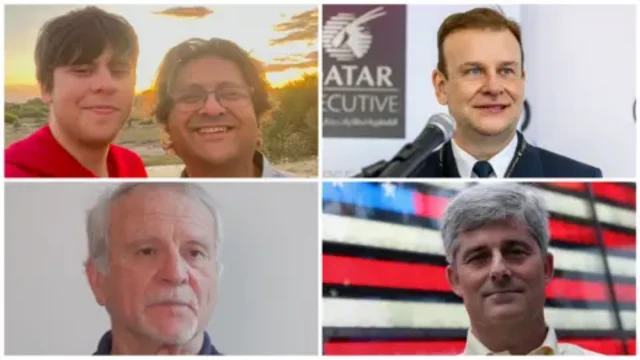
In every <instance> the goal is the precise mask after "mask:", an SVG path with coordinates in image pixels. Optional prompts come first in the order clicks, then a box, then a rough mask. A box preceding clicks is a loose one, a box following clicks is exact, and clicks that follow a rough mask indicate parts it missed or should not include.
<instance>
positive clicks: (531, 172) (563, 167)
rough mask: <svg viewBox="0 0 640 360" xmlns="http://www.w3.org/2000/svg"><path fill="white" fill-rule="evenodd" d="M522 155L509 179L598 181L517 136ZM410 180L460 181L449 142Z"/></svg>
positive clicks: (592, 171) (593, 173)
mask: <svg viewBox="0 0 640 360" xmlns="http://www.w3.org/2000/svg"><path fill="white" fill-rule="evenodd" d="M522 148H524V150H522V155H521V156H520V158H519V159H518V161H517V163H516V164H515V167H514V168H513V172H512V173H511V176H510V177H528V178H568V177H571V178H601V177H602V171H601V170H600V169H599V168H596V167H593V166H590V165H587V164H584V163H581V162H579V161H576V160H573V159H570V158H568V157H565V156H562V155H559V154H556V153H553V152H551V151H547V150H545V149H541V148H539V147H535V146H533V145H530V144H528V143H526V140H525V139H524V136H522V134H520V133H519V132H518V148H517V149H518V150H517V151H516V156H517V152H518V151H520V150H521V149H522ZM410 177H419V178H431V177H460V174H459V173H458V167H457V166H456V160H455V158H454V157H453V151H452V150H451V141H449V142H447V143H445V144H444V145H443V147H442V149H441V150H438V151H434V152H433V153H432V154H431V155H429V157H428V158H427V160H426V161H425V162H424V164H423V165H422V166H421V167H420V168H419V169H418V170H416V171H415V172H414V173H413V174H411V176H410Z"/></svg>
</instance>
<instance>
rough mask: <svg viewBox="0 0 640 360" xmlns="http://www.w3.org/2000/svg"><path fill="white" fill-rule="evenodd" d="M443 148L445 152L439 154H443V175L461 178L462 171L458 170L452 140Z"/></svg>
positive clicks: (441, 169) (441, 168)
mask: <svg viewBox="0 0 640 360" xmlns="http://www.w3.org/2000/svg"><path fill="white" fill-rule="evenodd" d="M442 149H443V150H442V152H443V154H438V155H439V156H442V165H441V167H440V171H441V172H442V176H443V177H448V178H459V177H460V173H459V172H458V165H457V164H456V158H455V157H454V156H453V150H452V149H451V140H449V141H448V142H447V143H446V144H444V145H443V146H442Z"/></svg>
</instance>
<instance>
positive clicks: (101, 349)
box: [93, 330, 222, 355]
mask: <svg viewBox="0 0 640 360" xmlns="http://www.w3.org/2000/svg"><path fill="white" fill-rule="evenodd" d="M112 344H113V338H112V336H111V330H109V331H107V332H106V333H105V334H104V335H102V338H101V339H100V342H99V343H98V350H96V352H95V353H93V355H111V346H112ZM198 355H222V354H220V353H219V352H218V350H216V348H215V346H213V344H211V338H210V337H209V334H207V332H206V331H205V332H204V341H203V342H202V348H200V352H199V353H198Z"/></svg>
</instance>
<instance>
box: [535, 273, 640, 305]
mask: <svg viewBox="0 0 640 360" xmlns="http://www.w3.org/2000/svg"><path fill="white" fill-rule="evenodd" d="M613 290H614V292H615V294H616V297H617V299H618V301H620V302H626V303H633V304H635V302H636V287H635V286H634V285H629V284H619V283H618V284H613ZM546 294H547V298H551V299H556V298H562V299H572V300H591V301H609V290H608V288H607V286H606V284H604V283H599V282H593V281H581V280H568V279H563V278H555V279H553V280H551V282H550V283H549V285H548V286H547V289H546Z"/></svg>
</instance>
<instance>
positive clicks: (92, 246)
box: [86, 182, 223, 273]
mask: <svg viewBox="0 0 640 360" xmlns="http://www.w3.org/2000/svg"><path fill="white" fill-rule="evenodd" d="M138 188H167V189H171V190H172V191H176V192H179V193H181V194H184V195H186V196H187V197H189V198H191V199H192V200H193V201H196V202H200V203H202V204H203V205H204V206H205V207H206V208H207V210H209V212H210V213H211V216H212V217H213V219H214V221H215V231H216V234H215V239H214V248H215V256H216V262H217V263H218V266H219V267H220V264H219V257H220V249H221V246H222V234H223V233H222V220H221V218H220V212H219V210H218V205H217V204H216V202H215V201H214V200H213V198H212V197H211V196H210V195H209V194H208V193H207V192H206V191H205V190H204V189H203V188H202V187H200V186H199V185H197V184H194V183H188V182H175V183H169V182H166V183H165V182H145V183H140V182H126V183H123V184H120V185H118V186H117V187H115V188H112V189H109V190H107V191H105V192H104V193H103V194H102V196H101V197H100V198H99V199H98V201H97V202H96V204H95V205H94V206H93V207H92V208H91V209H89V211H88V212H87V219H86V231H87V239H88V244H89V259H90V260H92V261H93V262H94V263H95V264H96V268H97V269H98V270H99V271H100V272H102V273H106V272H107V270H108V264H109V251H108V250H109V227H110V222H111V220H110V218H109V213H110V211H111V208H112V207H113V204H114V203H115V202H116V201H117V200H118V199H120V198H123V197H125V196H126V195H128V194H130V193H131V192H132V191H134V190H135V189H138Z"/></svg>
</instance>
